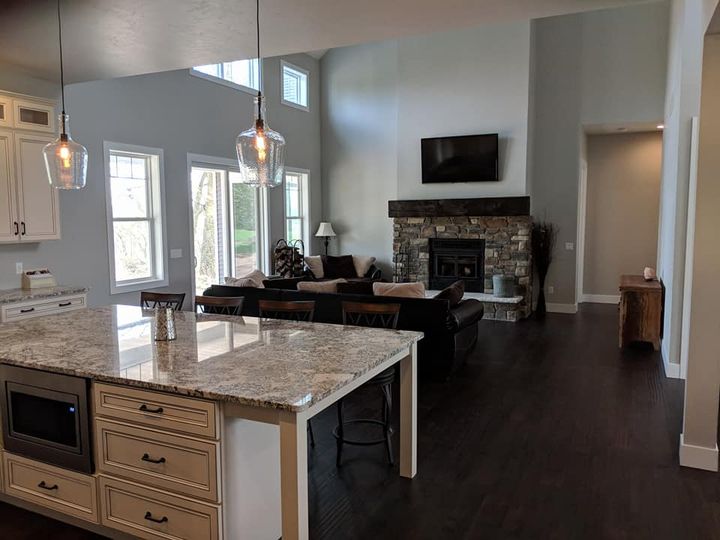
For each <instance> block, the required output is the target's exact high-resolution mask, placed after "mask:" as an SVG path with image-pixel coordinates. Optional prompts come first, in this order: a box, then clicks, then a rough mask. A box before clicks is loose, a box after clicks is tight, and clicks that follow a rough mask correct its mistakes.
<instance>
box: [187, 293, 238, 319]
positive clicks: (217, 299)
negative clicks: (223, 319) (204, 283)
mask: <svg viewBox="0 0 720 540" xmlns="http://www.w3.org/2000/svg"><path fill="white" fill-rule="evenodd" d="M243 300H245V298H244V297H242V296H196V297H195V311H196V312H197V311H198V309H199V310H200V312H201V313H214V314H216V315H235V316H240V315H241V314H242V307H243Z"/></svg>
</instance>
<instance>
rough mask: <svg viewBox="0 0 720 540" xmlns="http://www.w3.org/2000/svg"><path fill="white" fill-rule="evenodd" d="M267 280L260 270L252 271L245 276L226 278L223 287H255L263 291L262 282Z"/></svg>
mask: <svg viewBox="0 0 720 540" xmlns="http://www.w3.org/2000/svg"><path fill="white" fill-rule="evenodd" d="M266 279H267V276H266V275H265V274H263V273H262V272H261V271H260V270H253V271H252V272H250V273H249V274H248V275H246V276H241V277H226V278H225V285H230V286H231V287H255V288H257V289H264V288H265V285H263V281H265V280H266Z"/></svg>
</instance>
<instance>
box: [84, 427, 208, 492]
mask: <svg viewBox="0 0 720 540" xmlns="http://www.w3.org/2000/svg"><path fill="white" fill-rule="evenodd" d="M95 431H96V438H97V452H96V458H97V462H98V463H97V466H98V468H99V469H100V471H102V472H106V473H110V474H113V475H116V476H121V477H124V478H129V479H130V480H136V481H138V482H140V483H142V484H148V485H152V486H156V487H159V488H162V489H167V490H170V491H174V492H175V493H179V494H180V495H185V496H188V497H197V498H200V499H207V500H210V501H213V502H217V501H218V499H219V497H218V495H219V493H218V462H219V456H220V443H218V442H214V441H200V440H197V439H191V438H188V437H181V436H179V435H171V434H169V433H164V432H161V431H156V430H153V429H147V428H140V427H134V426H129V425H127V424H121V423H119V422H112V421H110V420H101V419H98V420H96V422H95Z"/></svg>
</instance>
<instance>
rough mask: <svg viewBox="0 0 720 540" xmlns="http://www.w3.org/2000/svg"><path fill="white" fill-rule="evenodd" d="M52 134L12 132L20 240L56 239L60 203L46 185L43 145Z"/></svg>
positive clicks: (49, 140)
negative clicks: (13, 136)
mask: <svg viewBox="0 0 720 540" xmlns="http://www.w3.org/2000/svg"><path fill="white" fill-rule="evenodd" d="M53 140H54V137H51V136H48V135H37V134H24V133H16V134H15V166H16V175H17V189H18V207H19V215H20V240H21V241H22V242H39V241H41V240H56V239H58V238H60V206H59V202H58V194H57V191H56V190H55V189H54V188H53V187H52V186H51V185H50V181H49V180H48V176H47V170H46V169H45V161H44V159H43V153H42V150H43V147H44V146H45V145H46V144H47V143H49V142H52V141H53Z"/></svg>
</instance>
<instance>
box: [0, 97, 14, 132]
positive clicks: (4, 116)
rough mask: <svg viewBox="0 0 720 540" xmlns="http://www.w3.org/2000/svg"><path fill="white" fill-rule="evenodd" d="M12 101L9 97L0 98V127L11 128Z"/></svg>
mask: <svg viewBox="0 0 720 540" xmlns="http://www.w3.org/2000/svg"><path fill="white" fill-rule="evenodd" d="M12 118H13V109H12V101H11V100H10V98H9V97H6V96H0V127H12V124H13V121H12Z"/></svg>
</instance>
